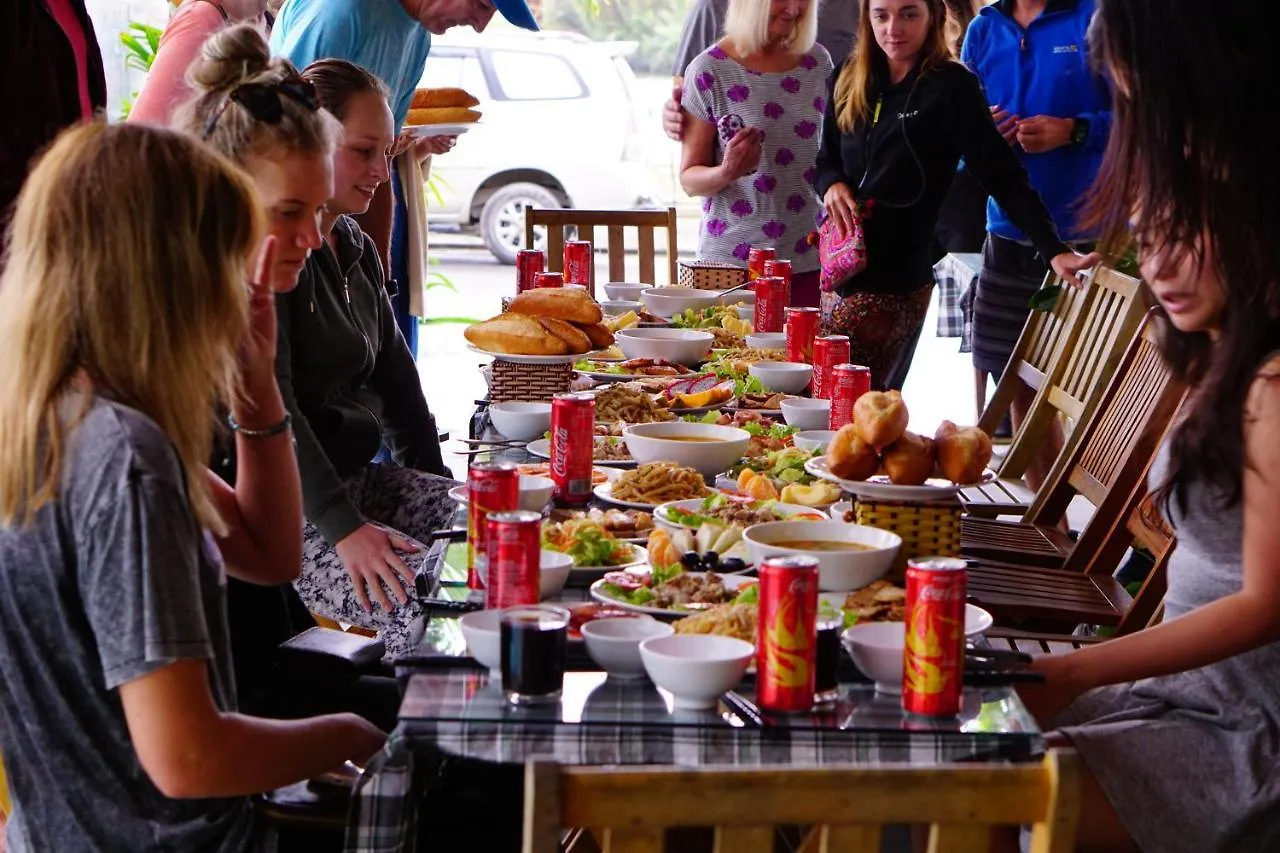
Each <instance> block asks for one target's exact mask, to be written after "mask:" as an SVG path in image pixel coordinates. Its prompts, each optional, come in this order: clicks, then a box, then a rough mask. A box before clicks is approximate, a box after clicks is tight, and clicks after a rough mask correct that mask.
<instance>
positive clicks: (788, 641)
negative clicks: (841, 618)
mask: <svg viewBox="0 0 1280 853" xmlns="http://www.w3.org/2000/svg"><path fill="white" fill-rule="evenodd" d="M759 607H760V613H759V617H760V618H759V620H758V622H759V625H758V628H757V631H758V635H757V637H756V649H757V659H756V704H758V705H759V706H760V708H761V709H762V710H768V711H789V712H798V711H808V710H809V709H811V708H812V707H813V691H814V680H815V675H816V667H817V655H818V561H817V559H815V558H814V557H768V558H766V559H765V560H764V562H763V563H762V564H761V566H760V605H759Z"/></svg>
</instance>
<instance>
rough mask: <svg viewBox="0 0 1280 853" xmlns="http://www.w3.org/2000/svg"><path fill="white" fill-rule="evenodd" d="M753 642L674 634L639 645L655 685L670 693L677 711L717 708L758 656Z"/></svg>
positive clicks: (647, 670) (645, 665)
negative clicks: (726, 692)
mask: <svg viewBox="0 0 1280 853" xmlns="http://www.w3.org/2000/svg"><path fill="white" fill-rule="evenodd" d="M755 654H756V647H755V644H754V643H748V642H746V641H744V640H738V639H734V638H733V637H720V636H716V635H712V634H672V635H671V636H669V637H652V638H650V639H648V640H645V641H643V642H642V643H640V659H641V660H642V661H643V662H644V671H645V672H647V673H648V674H649V677H650V678H651V679H653V683H654V684H656V685H658V686H659V687H661V688H662V689H663V690H666V691H668V692H669V693H670V694H671V696H672V698H673V699H674V703H673V704H674V705H675V707H676V709H677V710H691V711H692V710H702V709H704V708H712V707H715V704H716V701H717V700H718V699H719V698H720V697H721V696H722V695H724V693H725V691H726V690H732V689H733V688H734V687H735V686H737V684H738V682H739V681H741V680H742V676H743V675H744V674H746V671H747V666H748V665H750V663H751V660H752V658H754V657H755Z"/></svg>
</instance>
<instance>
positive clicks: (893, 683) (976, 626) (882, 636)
mask: <svg viewBox="0 0 1280 853" xmlns="http://www.w3.org/2000/svg"><path fill="white" fill-rule="evenodd" d="M964 608H965V613H964V635H965V637H966V638H973V637H977V636H979V635H981V634H982V632H983V631H986V630H987V629H988V628H990V627H991V623H992V622H994V621H995V620H993V619H992V618H991V614H990V613H988V612H987V611H985V610H983V609H982V608H981V607H977V606H976V605H973V604H966V605H965V606H964ZM840 642H841V644H842V645H843V646H844V647H845V650H846V651H847V652H848V653H849V657H851V658H853V662H854V663H855V664H857V665H858V669H860V670H862V674H863V675H865V676H866V677H867V678H870V679H871V680H872V681H874V682H875V683H876V690H879V691H880V692H881V693H893V694H897V693H901V692H902V656H903V652H904V650H905V647H906V644H907V625H906V623H905V622H865V623H863V624H860V625H854V626H853V627H852V628H846V629H845V631H844V633H843V634H841V635H840Z"/></svg>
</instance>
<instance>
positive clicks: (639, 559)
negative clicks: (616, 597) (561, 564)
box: [570, 543, 649, 574]
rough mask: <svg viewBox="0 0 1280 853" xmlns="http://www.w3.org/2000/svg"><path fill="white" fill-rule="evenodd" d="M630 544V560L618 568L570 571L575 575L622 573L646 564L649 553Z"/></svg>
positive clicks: (584, 568)
mask: <svg viewBox="0 0 1280 853" xmlns="http://www.w3.org/2000/svg"><path fill="white" fill-rule="evenodd" d="M629 544H631V557H630V559H628V560H626V561H624V562H622V563H619V564H618V565H616V566H573V567H572V568H571V569H570V571H571V572H572V573H574V574H579V573H587V574H604V573H605V572H620V571H622V570H623V569H629V568H631V567H633V566H640V565H643V564H644V563H646V562H647V561H648V559H649V554H648V551H647V550H646V549H645V548H642V547H640V546H639V545H636V544H634V543H629Z"/></svg>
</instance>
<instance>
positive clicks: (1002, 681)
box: [964, 646, 1044, 687]
mask: <svg viewBox="0 0 1280 853" xmlns="http://www.w3.org/2000/svg"><path fill="white" fill-rule="evenodd" d="M1030 664H1031V655H1029V654H1026V653H1025V652H1019V651H1015V650H1013V649H990V648H979V647H976V646H967V647H965V650H964V684H965V686H966V687H1005V686H1007V685H1010V684H1033V683H1037V682H1042V681H1044V675H1042V674H1041V673H1038V672H1032V671H1031V670H1029V669H1026V667H1027V666H1029V665H1030Z"/></svg>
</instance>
